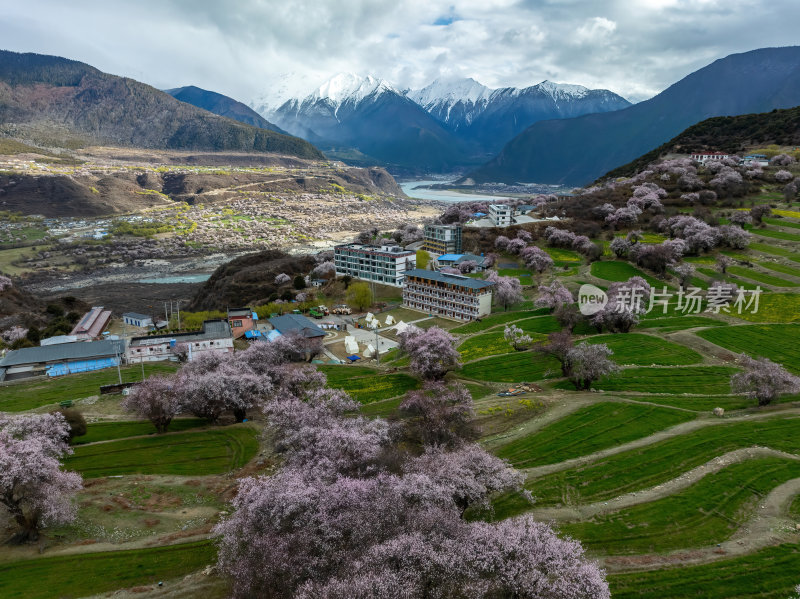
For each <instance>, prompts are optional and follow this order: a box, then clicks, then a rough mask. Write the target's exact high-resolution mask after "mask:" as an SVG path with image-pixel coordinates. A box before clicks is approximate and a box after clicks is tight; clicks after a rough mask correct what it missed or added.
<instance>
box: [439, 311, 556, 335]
mask: <svg viewBox="0 0 800 599" xmlns="http://www.w3.org/2000/svg"><path fill="white" fill-rule="evenodd" d="M547 312H548V310H520V311H514V312H497V313H495V314H492V315H490V316H485V317H483V318H481V319H480V320H475V321H473V322H468V323H467V324H462V325H460V326H457V327H455V328H453V329H450V332H451V333H458V334H459V335H471V334H472V333H480V332H481V331H485V330H487V329H490V328H492V327H496V326H499V325H501V324H506V323H508V322H512V321H514V320H520V319H522V318H530V317H532V316H541V315H543V314H546V313H547Z"/></svg>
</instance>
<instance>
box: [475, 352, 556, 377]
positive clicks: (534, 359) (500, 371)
mask: <svg viewBox="0 0 800 599" xmlns="http://www.w3.org/2000/svg"><path fill="white" fill-rule="evenodd" d="M461 375H462V376H464V377H465V378H468V379H476V380H479V381H495V382H499V383H522V382H526V381H538V380H541V379H544V378H548V377H551V376H561V367H560V365H559V363H558V361H557V360H556V359H555V358H550V357H547V356H541V355H539V354H535V353H533V352H530V351H525V352H515V353H513V354H509V355H502V356H493V357H491V358H486V359H485V360H477V361H475V362H470V363H469V364H465V365H464V367H463V368H462V369H461Z"/></svg>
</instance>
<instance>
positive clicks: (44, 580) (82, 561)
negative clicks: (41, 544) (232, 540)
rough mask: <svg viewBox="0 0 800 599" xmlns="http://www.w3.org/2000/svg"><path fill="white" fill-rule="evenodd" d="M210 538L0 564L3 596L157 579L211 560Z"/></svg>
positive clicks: (38, 596) (22, 597) (59, 593)
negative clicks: (178, 543)
mask: <svg viewBox="0 0 800 599" xmlns="http://www.w3.org/2000/svg"><path fill="white" fill-rule="evenodd" d="M215 559H216V548H215V547H214V545H213V544H212V543H211V541H200V542H197V543H184V544H181V545H171V546H168V547H152V548H148V549H134V550H128V551H107V552H103V553H84V554H79V555H65V556H61V557H46V558H38V559H31V560H25V561H18V562H11V563H6V564H0V597H3V599H51V598H53V597H58V598H59V599H74V598H78V597H86V596H88V595H94V594H98V593H105V592H108V591H113V590H116V589H121V588H126V587H132V586H141V585H146V584H155V583H157V582H158V581H160V580H164V579H168V578H174V577H178V576H183V575H185V574H188V573H190V572H194V571H196V570H199V569H201V568H203V567H204V566H205V565H207V564H211V563H213V562H214V561H215Z"/></svg>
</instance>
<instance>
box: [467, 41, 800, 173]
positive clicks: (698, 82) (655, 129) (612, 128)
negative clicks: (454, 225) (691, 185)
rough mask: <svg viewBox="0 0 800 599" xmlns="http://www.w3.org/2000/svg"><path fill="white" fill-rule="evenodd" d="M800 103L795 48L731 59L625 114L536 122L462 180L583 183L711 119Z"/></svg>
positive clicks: (799, 59)
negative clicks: (696, 124)
mask: <svg viewBox="0 0 800 599" xmlns="http://www.w3.org/2000/svg"><path fill="white" fill-rule="evenodd" d="M798 104H800V47H797V46H788V47H784V48H761V49H758V50H752V51H750V52H744V53H739V54H731V55H729V56H727V57H724V58H721V59H718V60H716V61H714V62H712V63H711V64H709V65H707V66H706V67H703V68H702V69H699V70H697V71H695V72H694V73H691V74H689V75H687V76H686V77H684V78H683V79H681V80H680V81H678V82H676V83H674V84H673V85H671V86H669V87H668V88H667V89H666V90H664V91H663V92H661V93H660V94H658V95H656V96H654V97H653V98H651V99H649V100H646V101H644V102H640V103H638V104H634V105H633V106H630V107H628V108H625V109H622V110H619V111H614V112H607V113H596V114H589V115H583V116H580V117H576V118H572V119H564V120H548V121H540V122H538V123H535V124H533V125H531V126H530V127H528V128H527V129H526V130H525V131H523V132H522V133H520V134H519V135H518V136H516V137H515V138H514V139H512V140H511V141H509V142H508V143H507V144H506V146H505V147H504V148H503V150H502V151H501V152H500V153H499V154H498V155H497V156H496V157H495V158H493V159H492V160H490V161H489V162H487V163H486V164H485V165H483V166H482V167H480V168H478V169H476V170H474V171H472V172H470V173H469V174H468V175H467V176H466V177H464V178H463V179H462V181H466V180H468V179H471V180H472V181H475V182H478V183H482V182H489V181H492V182H505V183H510V182H520V181H525V182H536V183H548V184H566V185H584V184H586V183H588V182H590V181H593V180H595V179H597V178H598V177H600V176H602V175H603V174H604V173H607V172H609V171H612V170H613V169H615V168H617V167H619V166H620V165H624V164H626V163H627V162H630V161H631V160H634V159H636V158H637V157H639V156H641V155H642V154H645V153H647V152H649V151H650V150H652V149H653V148H656V147H658V146H659V145H661V144H663V143H664V142H666V141H667V140H669V139H670V138H671V137H674V136H675V135H677V134H678V133H680V132H681V131H683V130H684V129H686V128H687V127H690V126H691V125H693V124H695V123H697V122H700V121H702V120H704V119H706V118H710V117H714V116H735V115H739V114H746V113H757V112H768V111H770V110H772V109H773V108H779V109H780V108H791V107H793V106H796V105H798Z"/></svg>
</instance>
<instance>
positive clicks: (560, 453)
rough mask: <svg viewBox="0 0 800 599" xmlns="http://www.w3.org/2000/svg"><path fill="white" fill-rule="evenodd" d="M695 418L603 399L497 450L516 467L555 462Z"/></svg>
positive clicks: (655, 408) (686, 414)
mask: <svg viewBox="0 0 800 599" xmlns="http://www.w3.org/2000/svg"><path fill="white" fill-rule="evenodd" d="M693 418H695V415H694V414H692V413H690V412H683V411H679V410H670V409H667V408H659V407H656V406H648V405H641V404H630V403H610V402H600V403H596V404H593V405H591V406H587V407H585V408H581V409H580V410H578V411H576V412H574V413H572V414H570V415H569V416H566V417H564V418H562V419H561V420H558V421H556V422H554V423H553V424H550V425H548V426H545V427H544V428H542V429H540V430H539V431H537V432H536V433H534V434H532V435H528V436H525V437H520V438H518V439H516V440H514V441H512V442H511V443H508V444H505V445H502V446H500V447H499V448H497V449H495V453H496V454H497V455H498V456H499V457H501V458H503V459H506V460H508V461H509V462H511V463H512V464H513V465H514V466H515V467H516V468H530V467H532V466H540V465H543V464H553V463H557V462H560V461H563V460H569V459H571V458H576V457H579V456H582V455H588V454H591V453H594V452H596V451H600V450H601V449H606V448H607V447H614V446H616V445H621V444H623V443H627V442H628V441H633V440H634V439H639V438H641V437H646V436H648V435H651V434H652V433H654V432H656V431H659V430H662V429H665V428H669V427H671V426H674V425H676V424H680V423H681V422H687V421H689V420H692V419H693Z"/></svg>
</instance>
